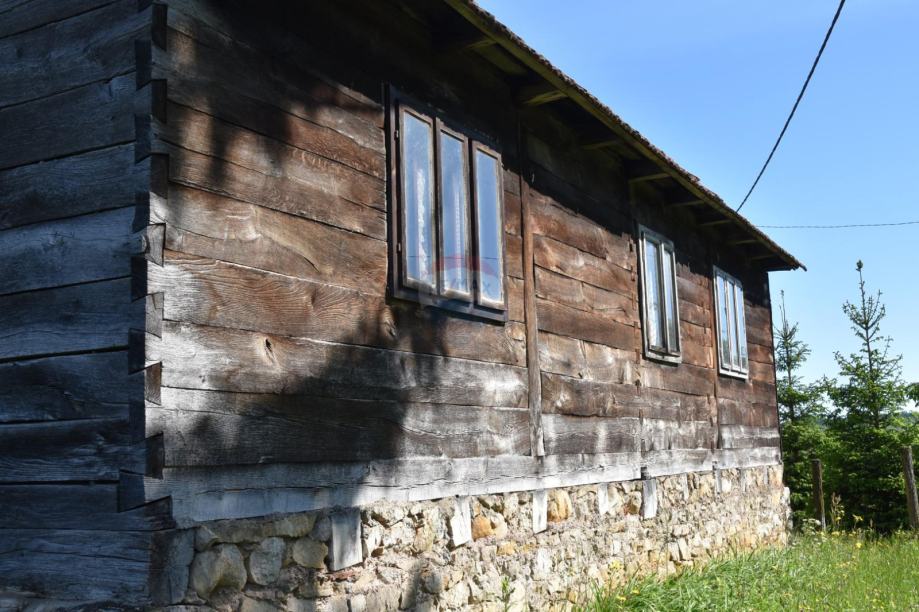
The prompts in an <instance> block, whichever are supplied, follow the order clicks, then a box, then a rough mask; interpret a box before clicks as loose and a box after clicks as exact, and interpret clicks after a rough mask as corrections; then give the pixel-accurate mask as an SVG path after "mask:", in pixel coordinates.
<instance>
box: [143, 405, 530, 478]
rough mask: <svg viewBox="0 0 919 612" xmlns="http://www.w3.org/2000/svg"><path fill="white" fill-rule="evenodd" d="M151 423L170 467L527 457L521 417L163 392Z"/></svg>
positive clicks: (507, 412) (445, 408)
mask: <svg viewBox="0 0 919 612" xmlns="http://www.w3.org/2000/svg"><path fill="white" fill-rule="evenodd" d="M147 420H148V422H147V427H148V428H149V430H150V431H151V432H163V433H164V435H165V436H166V438H167V439H168V440H169V441H170V442H169V444H167V445H166V465H167V466H178V465H185V466H200V465H230V464H254V463H266V462H271V463H278V462H295V463H296V462H307V461H368V460H372V459H393V458H399V457H425V456H430V457H482V456H491V455H526V454H529V452H530V432H529V420H528V414H527V412H526V411H525V410H519V409H517V410H511V409H494V408H480V407H476V406H451V405H445V404H439V405H438V404H415V403H406V402H396V401H377V400H367V401H355V400H336V399H322V398H316V397H312V396H300V395H269V394H250V393H217V392H212V391H192V390H185V389H169V388H166V389H164V390H163V406H162V408H148V414H147ZM304 440H309V443H308V444H304Z"/></svg>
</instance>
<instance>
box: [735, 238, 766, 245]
mask: <svg viewBox="0 0 919 612" xmlns="http://www.w3.org/2000/svg"><path fill="white" fill-rule="evenodd" d="M758 242H759V240H757V239H756V238H737V239H735V240H728V246H741V245H744V244H757V243H758Z"/></svg>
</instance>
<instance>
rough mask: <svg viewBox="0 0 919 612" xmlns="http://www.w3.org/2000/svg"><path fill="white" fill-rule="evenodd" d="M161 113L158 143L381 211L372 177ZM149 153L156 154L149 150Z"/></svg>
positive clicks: (199, 117) (233, 129)
mask: <svg viewBox="0 0 919 612" xmlns="http://www.w3.org/2000/svg"><path fill="white" fill-rule="evenodd" d="M166 113H167V116H168V117H169V120H168V122H167V123H165V124H164V123H159V122H157V123H156V125H155V134H156V137H157V138H158V139H162V140H164V141H166V142H168V143H171V144H174V145H176V146H180V147H182V148H185V149H189V150H191V151H195V152H197V153H201V154H204V155H209V156H211V157H216V158H218V159H221V160H223V161H224V162H230V163H234V164H237V165H240V166H243V167H245V168H249V169H250V170H256V171H258V172H261V173H263V174H269V175H272V176H288V177H290V178H292V179H295V180H298V181H300V182H302V183H305V184H306V185H308V186H310V187H312V188H313V189H317V190H319V191H323V192H325V193H327V194H328V195H331V196H338V197H341V198H344V199H346V200H349V201H351V202H354V203H356V204H364V205H367V206H372V207H374V208H379V209H380V210H383V209H384V206H385V199H384V193H383V191H384V186H383V182H382V181H381V180H380V179H378V178H375V177H372V176H369V175H367V174H364V173H362V172H358V171H356V170H353V169H351V168H349V167H347V166H345V165H343V164H339V163H337V162H334V161H331V160H329V159H326V158H324V157H320V156H318V155H316V154H314V153H310V152H309V151H304V150H303V149H299V148H297V147H293V146H291V145H288V144H285V143H283V142H280V141H278V140H275V139H273V138H269V137H267V136H263V135H261V134H259V133H257V132H254V131H252V130H249V129H246V128H242V127H240V126H237V125H234V124H231V123H228V122H226V121H222V120H220V119H217V118H215V117H212V116H211V115H206V114H204V113H202V112H199V111H197V110H194V109H192V108H189V107H187V106H181V105H178V104H175V103H169V105H168V108H167V110H166ZM0 117H2V115H0ZM154 150H156V151H159V150H160V149H159V148H158V147H157V146H156V145H154Z"/></svg>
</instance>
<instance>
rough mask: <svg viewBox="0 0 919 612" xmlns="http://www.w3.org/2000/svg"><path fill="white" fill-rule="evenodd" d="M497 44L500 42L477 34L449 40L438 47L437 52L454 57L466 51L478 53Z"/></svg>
mask: <svg viewBox="0 0 919 612" xmlns="http://www.w3.org/2000/svg"><path fill="white" fill-rule="evenodd" d="M496 44H498V42H497V41H496V40H495V39H493V38H491V37H489V36H485V35H484V34H482V33H481V32H476V33H474V34H472V35H471V36H464V37H457V38H452V39H451V38H448V39H447V40H444V41H442V42H440V43H439V44H438V45H437V51H438V52H439V53H441V54H442V55H452V54H454V53H462V52H464V51H476V50H478V49H484V48H485V47H491V46H493V45H496Z"/></svg>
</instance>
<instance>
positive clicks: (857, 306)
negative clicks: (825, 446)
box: [826, 261, 919, 531]
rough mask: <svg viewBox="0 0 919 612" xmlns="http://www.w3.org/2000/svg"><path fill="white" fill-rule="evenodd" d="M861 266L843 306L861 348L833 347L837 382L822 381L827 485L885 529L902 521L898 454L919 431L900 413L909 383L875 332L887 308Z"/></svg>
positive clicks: (852, 508) (886, 342) (888, 340)
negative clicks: (826, 407) (853, 292)
mask: <svg viewBox="0 0 919 612" xmlns="http://www.w3.org/2000/svg"><path fill="white" fill-rule="evenodd" d="M863 269H864V265H863V264H862V262H861V261H859V262H858V263H857V264H856V271H857V272H858V288H859V301H858V302H857V303H854V304H853V303H852V302H849V301H846V302H845V303H844V304H843V312H844V313H845V314H846V316H847V317H848V319H849V321H850V322H851V324H852V331H853V332H854V333H855V336H856V338H857V339H858V341H859V345H860V346H859V349H858V351H856V352H854V353H850V354H848V355H844V354H843V353H841V352H837V353H836V363H837V364H838V366H839V375H838V380H836V381H829V382H828V383H827V385H826V391H827V394H828V395H829V397H830V399H831V400H832V402H833V404H834V406H835V408H834V411H833V413H832V415H831V418H830V419H829V428H830V431H831V432H832V433H833V435H834V438H836V439H837V444H838V446H837V453H836V457H835V460H834V462H835V464H836V465H835V467H836V468H837V472H836V474H835V477H833V478H832V480H833V481H834V482H832V483H831V484H832V486H833V488H834V489H835V490H836V491H838V493H839V494H840V496H841V497H842V500H843V504H844V505H845V507H846V508H847V509H848V511H849V512H850V513H852V514H858V515H861V516H863V517H864V518H865V519H866V521H868V522H869V523H873V524H874V526H875V527H877V528H878V529H880V530H884V531H888V530H892V529H896V528H898V527H901V526H903V525H904V524H905V522H906V505H905V502H904V489H903V476H902V472H901V461H900V452H901V448H902V447H903V446H904V445H907V444H916V443H917V441H919V431H917V427H916V424H915V423H910V422H908V421H907V420H906V419H904V418H903V410H904V408H905V407H906V404H907V401H908V399H909V397H910V395H911V393H910V392H911V389H910V385H908V384H906V383H904V382H903V379H902V377H901V373H902V367H901V365H900V362H901V359H902V357H901V356H899V355H891V353H890V348H891V343H892V338H891V337H890V336H885V335H882V333H881V322H882V321H883V320H884V317H885V316H886V314H887V311H886V308H885V307H884V304H883V303H881V293H880V292H878V293H876V294H873V295H872V294H869V293H868V291H867V290H866V288H865V279H864V276H863V275H862V270H863Z"/></svg>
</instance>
